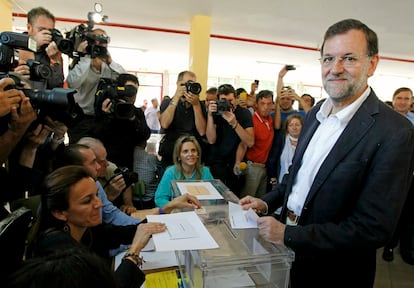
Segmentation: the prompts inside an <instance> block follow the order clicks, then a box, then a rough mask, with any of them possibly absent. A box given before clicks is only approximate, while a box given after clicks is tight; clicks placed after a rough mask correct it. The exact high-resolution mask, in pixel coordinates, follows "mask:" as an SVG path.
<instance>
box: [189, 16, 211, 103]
mask: <svg viewBox="0 0 414 288" xmlns="http://www.w3.org/2000/svg"><path fill="white" fill-rule="evenodd" d="M210 26H211V18H210V17H209V16H204V15H195V16H193V18H192V20H191V29H190V55H189V56H190V58H189V69H190V71H193V72H194V73H196V75H197V82H199V83H200V84H201V86H202V87H203V90H202V92H201V94H200V98H201V99H204V98H205V91H206V90H207V79H208V57H209V53H210Z"/></svg>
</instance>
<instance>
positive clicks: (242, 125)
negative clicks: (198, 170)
mask: <svg viewBox="0 0 414 288" xmlns="http://www.w3.org/2000/svg"><path fill="white" fill-rule="evenodd" d="M217 94H218V98H219V100H218V101H217V102H215V101H211V102H210V105H209V107H208V114H207V115H208V117H207V130H206V135H207V140H208V143H209V144H211V146H210V155H209V158H208V162H207V164H208V165H209V166H210V170H211V173H212V174H213V176H214V178H218V179H220V180H221V181H223V183H225V184H226V185H227V187H229V188H230V190H231V191H233V192H234V193H235V194H236V195H239V193H240V190H241V188H242V187H241V186H242V181H240V179H239V178H240V177H239V176H238V175H236V174H235V173H234V171H235V167H234V165H235V159H236V153H237V152H238V151H239V150H241V149H239V146H240V145H241V143H243V144H244V145H245V146H247V147H252V146H253V145H254V131H253V121H252V115H251V113H250V111H249V110H248V109H246V108H243V107H241V106H239V105H237V99H236V91H235V89H234V87H233V86H232V85H230V84H224V85H220V86H219V87H218V91H217ZM240 153H241V152H240Z"/></svg>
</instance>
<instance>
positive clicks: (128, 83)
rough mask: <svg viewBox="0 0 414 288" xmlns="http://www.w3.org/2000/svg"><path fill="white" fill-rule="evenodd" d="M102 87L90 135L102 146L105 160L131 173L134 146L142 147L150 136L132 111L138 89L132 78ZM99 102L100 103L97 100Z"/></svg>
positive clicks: (121, 77) (124, 77) (141, 116)
mask: <svg viewBox="0 0 414 288" xmlns="http://www.w3.org/2000/svg"><path fill="white" fill-rule="evenodd" d="M114 85H115V86H116V87H113V85H110V86H109V87H108V86H105V88H104V90H105V89H106V90H110V91H102V94H103V95H104V96H103V99H102V100H103V101H102V102H101V103H102V104H101V105H97V109H99V108H100V109H101V112H100V113H99V111H98V110H96V112H95V113H96V114H97V115H98V116H97V117H98V118H97V120H98V121H97V125H96V127H95V129H93V131H92V132H91V133H90V135H92V136H93V137H95V138H98V139H99V140H101V141H102V143H103V144H104V145H105V148H106V150H107V151H108V159H109V160H110V161H111V162H114V163H115V164H116V165H118V166H120V167H127V168H128V169H130V170H132V169H133V160H134V149H135V146H137V145H139V144H141V143H145V142H146V141H147V140H148V139H149V137H150V136H151V131H150V129H149V128H148V125H147V122H146V120H145V115H144V112H143V111H142V110H141V109H139V108H137V107H135V106H134V103H135V99H136V95H137V91H138V87H139V82H138V78H137V77H136V76H135V75H133V74H128V73H123V74H120V75H119V77H118V79H117V82H115V84H114ZM97 101H98V102H100V101H101V100H97Z"/></svg>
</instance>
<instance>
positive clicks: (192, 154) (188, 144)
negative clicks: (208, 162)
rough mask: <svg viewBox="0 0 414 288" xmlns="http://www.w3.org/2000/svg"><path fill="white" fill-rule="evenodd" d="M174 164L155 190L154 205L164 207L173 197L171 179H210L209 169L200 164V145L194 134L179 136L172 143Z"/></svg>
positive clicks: (166, 171) (167, 170)
mask: <svg viewBox="0 0 414 288" xmlns="http://www.w3.org/2000/svg"><path fill="white" fill-rule="evenodd" d="M173 160H174V165H172V166H170V167H168V168H167V169H166V170H165V172H164V175H163V176H162V178H161V181H160V183H159V184H158V188H157V191H155V205H157V207H164V205H165V204H167V203H168V202H170V201H171V199H172V198H173V192H172V189H171V180H200V179H202V180H211V179H213V176H212V175H211V172H210V169H209V168H208V167H205V166H203V165H201V147H200V144H199V143H198V141H197V139H196V138H195V137H194V136H181V137H180V138H178V139H177V141H176V142H175V145H174V152H173Z"/></svg>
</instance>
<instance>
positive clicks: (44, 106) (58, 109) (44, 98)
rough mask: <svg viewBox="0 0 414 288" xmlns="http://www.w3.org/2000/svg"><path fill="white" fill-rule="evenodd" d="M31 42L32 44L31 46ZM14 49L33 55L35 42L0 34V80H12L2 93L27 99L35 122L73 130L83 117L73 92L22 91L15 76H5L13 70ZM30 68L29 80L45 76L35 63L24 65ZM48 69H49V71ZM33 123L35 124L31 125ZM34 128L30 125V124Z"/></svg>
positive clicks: (43, 68)
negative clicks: (15, 92) (14, 91)
mask: <svg viewBox="0 0 414 288" xmlns="http://www.w3.org/2000/svg"><path fill="white" fill-rule="evenodd" d="M33 42H34V43H33ZM14 49H23V50H30V51H36V41H34V40H33V39H32V38H31V37H30V36H29V35H27V34H20V33H15V32H2V33H0V79H3V78H7V77H10V78H12V79H13V80H14V83H15V85H14V86H11V85H9V86H7V87H6V88H5V90H9V89H19V90H21V91H23V93H24V95H25V96H26V97H28V98H30V104H31V105H32V106H33V108H34V109H36V110H37V114H38V121H42V120H43V118H44V117H45V116H49V117H51V118H52V119H53V120H56V121H60V122H62V123H64V124H65V125H66V126H67V127H69V128H70V127H73V126H74V125H75V124H77V123H78V122H79V120H80V119H81V118H82V116H83V112H82V109H81V108H80V107H79V105H78V104H77V103H75V98H74V96H73V95H74V94H75V93H76V90H74V89H63V88H54V89H52V90H46V89H26V88H24V87H23V86H24V85H23V84H22V83H21V80H20V78H19V77H18V76H16V75H13V74H9V71H12V70H13V68H15V67H16V62H17V61H15V59H14ZM28 65H29V67H30V70H31V71H30V79H31V80H32V77H35V78H36V77H37V76H41V77H43V76H45V77H47V76H48V73H49V71H46V70H47V68H45V67H44V66H40V65H42V64H40V63H38V62H35V61H28ZM49 69H50V67H49ZM34 123H35V122H34ZM33 125H34V124H33Z"/></svg>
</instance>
